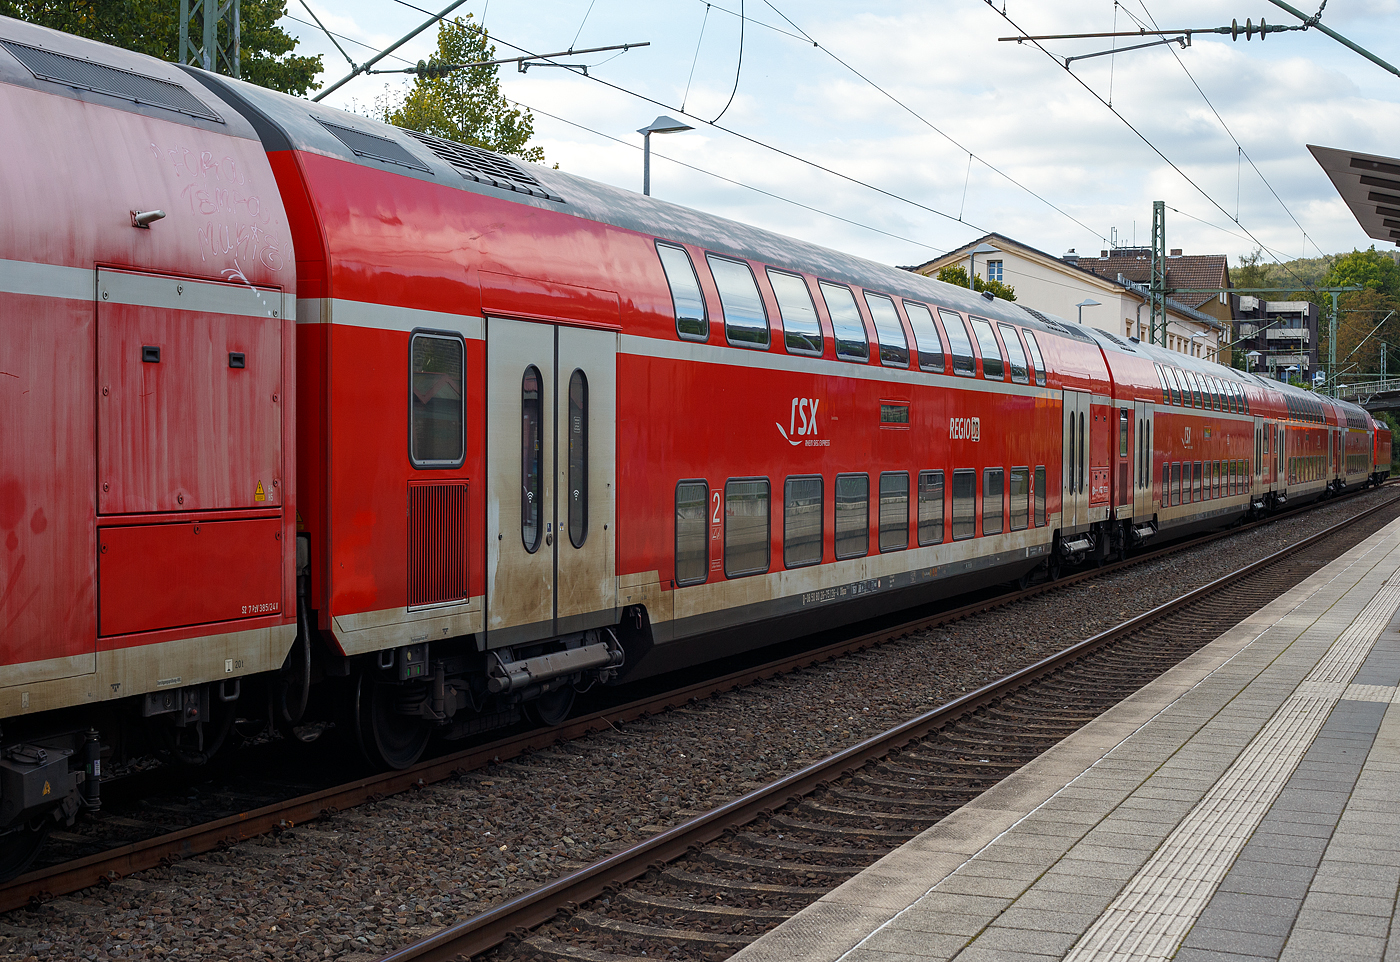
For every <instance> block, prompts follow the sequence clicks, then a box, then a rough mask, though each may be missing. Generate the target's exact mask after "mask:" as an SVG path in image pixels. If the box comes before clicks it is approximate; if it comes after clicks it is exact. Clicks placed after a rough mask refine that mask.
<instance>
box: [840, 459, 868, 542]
mask: <svg viewBox="0 0 1400 962" xmlns="http://www.w3.org/2000/svg"><path fill="white" fill-rule="evenodd" d="M869 551H870V477H869V475H865V474H838V475H837V476H836V557H838V558H858V557H860V556H862V555H865V554H868V553H869Z"/></svg>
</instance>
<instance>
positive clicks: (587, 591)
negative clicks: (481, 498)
mask: <svg viewBox="0 0 1400 962" xmlns="http://www.w3.org/2000/svg"><path fill="white" fill-rule="evenodd" d="M486 358H487V360H486V365H487V370H486V378H487V387H486V421H487V428H486V457H487V464H488V469H487V490H486V539H487V543H486V582H487V583H486V643H487V646H488V647H490V648H498V647H502V646H504V645H512V644H522V643H525V642H530V641H538V640H541V639H546V638H553V637H557V636H558V635H561V634H565V633H567V632H571V631H580V630H583V629H585V628H592V627H597V626H599V625H602V624H612V623H613V622H614V621H616V610H615V609H616V604H617V588H616V585H617V580H616V577H615V565H614V550H613V546H614V535H615V534H616V530H615V529H616V524H615V523H614V517H613V514H614V502H615V499H614V486H613V481H614V479H613V466H614V464H615V460H616V459H615V447H616V423H617V422H616V380H617V374H616V372H617V335H616V334H615V333H613V332H611V331H594V330H584V329H579V328H573V327H566V326H562V325H553V324H542V323H535V322H526V321H514V320H507V319H503V318H494V317H493V318H488V319H487V322H486Z"/></svg>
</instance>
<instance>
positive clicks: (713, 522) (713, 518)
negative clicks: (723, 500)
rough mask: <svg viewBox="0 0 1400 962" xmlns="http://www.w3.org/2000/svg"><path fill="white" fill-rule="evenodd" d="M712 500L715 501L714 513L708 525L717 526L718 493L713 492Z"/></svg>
mask: <svg viewBox="0 0 1400 962" xmlns="http://www.w3.org/2000/svg"><path fill="white" fill-rule="evenodd" d="M714 500H715V513H714V517H712V518H710V523H711V524H719V492H718V491H716V492H715V497H714Z"/></svg>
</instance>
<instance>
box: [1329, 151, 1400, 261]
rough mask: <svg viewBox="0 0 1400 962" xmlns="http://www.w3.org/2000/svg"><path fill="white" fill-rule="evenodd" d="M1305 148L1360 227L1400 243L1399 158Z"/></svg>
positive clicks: (1375, 235)
mask: <svg viewBox="0 0 1400 962" xmlns="http://www.w3.org/2000/svg"><path fill="white" fill-rule="evenodd" d="M1308 150H1310V151H1312V155H1313V157H1314V158H1316V159H1317V162H1318V163H1319V164H1321V165H1322V169H1323V170H1325V171H1327V176H1328V177H1330V178H1332V184H1333V185H1334V186H1335V187H1336V188H1337V193H1339V194H1341V195H1342V200H1344V201H1346V202H1347V206H1348V207H1350V208H1351V212H1352V214H1353V215H1354V216H1355V217H1356V220H1357V221H1358V222H1359V223H1360V224H1361V229H1362V230H1364V231H1365V232H1366V234H1367V235H1368V236H1370V237H1373V238H1375V239H1376V240H1380V241H1390V242H1391V243H1393V244H1396V245H1400V158H1396V157H1381V156H1379V155H1377V154H1361V153H1357V152H1355V151H1351V150H1337V149H1336V148H1334V147H1314V146H1313V145H1312V144H1309V145H1308Z"/></svg>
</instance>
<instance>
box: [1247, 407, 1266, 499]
mask: <svg viewBox="0 0 1400 962" xmlns="http://www.w3.org/2000/svg"><path fill="white" fill-rule="evenodd" d="M1268 430H1269V425H1268V423H1267V422H1266V421H1265V420H1264V419H1263V418H1255V419H1254V452H1253V454H1254V456H1253V458H1251V461H1252V462H1253V463H1252V464H1251V466H1250V469H1249V479H1250V480H1249V492H1248V493H1249V495H1250V496H1251V497H1253V496H1254V495H1256V494H1257V493H1258V492H1259V491H1262V490H1263V489H1264V487H1265V486H1266V482H1267V481H1268V474H1267V472H1266V471H1265V470H1264V452H1265V451H1266V450H1268V447H1269V445H1268V442H1267V441H1266V440H1265V436H1264V434H1265V432H1266V431H1268Z"/></svg>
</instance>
